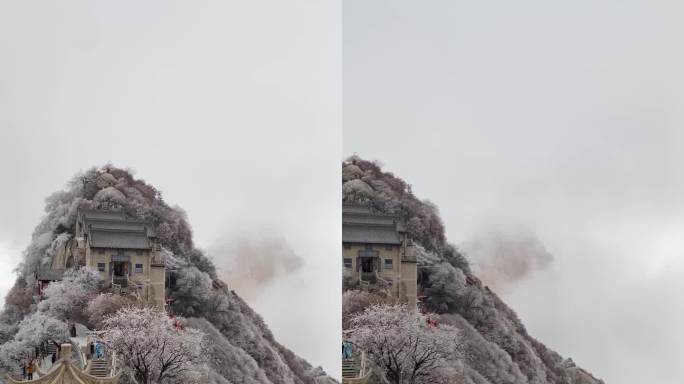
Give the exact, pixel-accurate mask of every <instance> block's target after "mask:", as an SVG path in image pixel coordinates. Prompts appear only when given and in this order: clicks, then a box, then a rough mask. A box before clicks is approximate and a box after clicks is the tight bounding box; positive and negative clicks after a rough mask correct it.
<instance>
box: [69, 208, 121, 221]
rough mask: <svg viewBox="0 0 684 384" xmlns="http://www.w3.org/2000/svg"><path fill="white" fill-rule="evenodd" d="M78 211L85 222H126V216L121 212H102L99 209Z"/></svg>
mask: <svg viewBox="0 0 684 384" xmlns="http://www.w3.org/2000/svg"><path fill="white" fill-rule="evenodd" d="M79 211H80V213H81V215H83V218H84V219H86V220H108V221H109V220H115V221H124V220H126V214H125V213H123V212H115V211H104V210H99V209H80V210H79Z"/></svg>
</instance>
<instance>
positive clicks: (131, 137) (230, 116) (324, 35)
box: [0, 0, 341, 376]
mask: <svg viewBox="0 0 684 384" xmlns="http://www.w3.org/2000/svg"><path fill="white" fill-rule="evenodd" d="M0 52H2V53H1V54H2V60H0V174H1V175H2V179H3V182H2V185H3V187H2V188H1V189H0V212H2V215H0V296H2V298H3V299H4V293H5V292H6V290H7V288H8V287H10V286H11V284H12V283H13V276H12V273H11V269H12V268H13V267H14V266H15V265H16V264H17V263H18V262H19V259H20V252H21V251H22V250H23V249H24V247H25V246H26V245H27V244H28V242H29V240H30V236H31V232H32V231H33V228H34V227H35V225H36V224H38V222H39V219H40V217H41V214H42V211H43V205H44V204H43V201H44V198H45V197H46V196H47V195H49V194H50V193H52V192H53V191H56V190H58V189H60V188H62V187H63V186H64V184H65V183H66V181H67V180H68V179H70V178H71V177H72V176H73V175H74V174H75V173H76V172H78V171H79V170H84V169H86V168H88V167H90V166H93V165H102V164H104V163H106V162H108V161H111V162H112V163H113V164H115V165H117V166H121V167H131V168H133V169H135V170H136V171H137V175H138V176H139V177H141V178H143V179H145V180H147V181H148V182H150V183H152V184H153V185H155V186H156V187H158V188H159V189H161V190H162V192H163V195H164V198H165V200H166V201H167V202H168V203H171V204H178V205H179V206H181V207H182V208H183V209H185V210H186V211H187V213H188V215H189V218H190V222H191V224H192V226H193V229H194V233H195V241H196V243H197V245H198V246H199V247H201V248H205V249H212V248H214V247H216V246H217V244H218V245H220V244H221V243H222V242H225V241H227V240H226V239H232V238H239V237H241V236H243V234H242V233H241V231H242V230H243V229H244V231H245V234H244V236H247V237H255V232H259V231H260V230H261V229H262V228H263V229H264V232H265V233H268V234H269V236H273V237H277V238H284V239H286V241H287V243H288V244H289V246H291V248H292V249H293V251H294V252H295V253H296V254H297V255H299V256H300V257H302V258H303V259H304V266H303V267H302V268H301V269H300V270H298V271H297V272H296V273H294V274H291V275H284V276H278V277H277V278H276V279H275V280H274V281H272V284H273V286H266V287H263V292H262V293H261V294H260V295H258V296H257V297H256V298H254V299H253V300H252V301H251V304H252V305H253V306H254V307H255V309H256V310H257V312H259V313H260V314H261V315H262V316H263V317H264V318H265V320H266V322H267V324H268V325H269V326H270V327H271V329H272V330H273V331H274V333H275V335H276V337H277V339H278V340H279V341H280V342H281V343H283V344H284V345H286V346H288V347H290V348H292V349H293V350H294V351H295V352H297V353H298V354H300V355H301V356H303V357H305V358H306V359H307V360H309V361H310V362H311V363H312V364H314V365H323V367H324V368H325V369H326V370H327V371H328V372H329V373H330V374H332V375H334V376H337V375H338V374H339V364H340V361H339V354H338V353H337V352H338V351H337V349H336V348H331V345H332V346H334V345H338V344H339V329H340V327H341V320H340V315H339V314H340V305H341V304H340V293H339V292H340V285H339V276H340V265H339V261H338V259H336V258H333V257H332V256H333V255H334V254H336V253H337V252H339V242H340V239H339V237H340V234H339V217H340V213H339V211H338V210H337V209H338V208H337V207H339V193H340V192H339V172H340V170H339V156H340V155H339V154H340V153H341V143H340V140H341V139H340V137H341V123H340V120H341V119H340V117H341V57H340V55H341V6H340V4H338V3H335V2H315V1H304V0H302V1H288V2H287V3H284V2H280V1H275V0H274V1H258V2H224V1H202V0H201V1H192V2H190V1H184V2H175V1H143V2H140V1H115V2H111V1H95V2H93V1H72V2H68V3H64V2H49V1H44V2H37V3H36V2H31V3H28V2H7V1H5V2H0ZM257 237H258V236H257ZM214 256H215V257H216V258H217V259H219V260H217V264H219V266H220V265H222V261H221V260H220V257H221V256H222V255H214ZM223 256H225V255H223ZM229 284H230V282H229ZM283 288H287V289H283ZM252 296H255V295H252Z"/></svg>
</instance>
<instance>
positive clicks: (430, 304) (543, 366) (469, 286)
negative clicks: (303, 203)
mask: <svg viewBox="0 0 684 384" xmlns="http://www.w3.org/2000/svg"><path fill="white" fill-rule="evenodd" d="M342 204H343V209H342V267H343V278H342V279H343V281H342V286H343V300H342V302H343V304H342V305H343V320H342V323H343V329H342V337H343V342H342V367H343V371H342V382H343V383H349V384H352V383H359V384H362V383H392V384H423V383H425V384H427V383H438V384H447V383H450V384H457V383H458V384H462V383H467V384H547V383H548V384H599V383H603V381H601V380H599V379H597V378H595V377H593V376H592V375H591V374H590V373H589V372H587V371H585V370H583V369H582V368H580V367H578V366H576V365H575V363H574V362H573V361H572V359H569V358H563V357H561V356H560V355H559V354H558V353H556V352H554V351H552V350H550V349H549V348H547V347H546V346H545V345H544V344H543V343H541V342H539V341H538V340H536V339H534V338H533V337H532V336H530V335H529V334H528V333H527V331H526V330H525V326H524V325H523V324H522V323H521V321H520V320H519V319H518V317H517V315H516V314H515V312H514V311H513V310H512V309H511V308H509V307H508V306H506V304H505V303H504V302H503V301H501V299H499V297H498V296H497V295H496V294H495V293H494V292H493V291H492V290H490V289H489V288H488V287H487V286H485V285H484V284H483V283H482V282H481V280H480V279H478V278H477V276H475V274H474V273H473V271H472V270H471V268H470V266H469V263H468V259H467V257H466V255H464V254H463V253H462V252H461V251H459V249H457V248H456V247H455V246H453V245H451V244H449V243H448V242H447V239H446V236H445V234H444V224H443V223H442V220H441V219H440V217H439V213H438V210H437V207H436V206H435V205H433V204H431V203H429V202H427V201H421V200H420V199H418V198H417V197H416V196H415V195H414V194H413V192H412V191H411V187H410V185H409V184H407V183H406V182H405V181H404V180H402V179H400V178H398V177H396V176H394V175H393V174H392V173H389V172H384V171H383V170H382V169H381V167H380V166H379V165H378V164H377V163H376V162H371V161H367V160H364V159H362V158H360V157H358V156H353V157H350V158H349V159H347V160H346V161H344V162H343V163H342ZM578 332H581V330H578Z"/></svg>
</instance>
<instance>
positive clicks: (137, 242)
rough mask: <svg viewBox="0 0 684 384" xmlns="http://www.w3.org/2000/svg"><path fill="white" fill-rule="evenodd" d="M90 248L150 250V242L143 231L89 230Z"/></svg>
mask: <svg viewBox="0 0 684 384" xmlns="http://www.w3.org/2000/svg"><path fill="white" fill-rule="evenodd" d="M89 233H90V246H91V247H94V248H124V249H150V248H151V246H150V240H149V239H148V238H147V234H145V232H144V230H143V231H122V230H111V229H107V230H98V229H95V228H91V229H90V231H89Z"/></svg>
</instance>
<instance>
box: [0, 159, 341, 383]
mask: <svg viewBox="0 0 684 384" xmlns="http://www.w3.org/2000/svg"><path fill="white" fill-rule="evenodd" d="M178 176H179V177H181V175H178ZM2 382H5V383H17V382H37V383H93V384H94V383H119V384H126V383H140V384H149V383H172V384H173V383H216V384H227V383H233V384H237V383H244V384H257V383H260V384H319V383H320V384H323V383H335V382H336V381H335V380H333V379H332V378H330V377H329V376H327V375H326V374H325V372H323V370H322V369H321V368H314V367H312V366H311V365H309V364H308V363H307V362H306V361H304V360H303V359H301V358H300V357H298V356H296V355H295V354H294V353H293V352H291V351H290V350H288V349H287V348H286V347H284V346H282V345H280V344H279V343H278V342H277V341H276V340H275V339H274V337H273V335H272V334H271V332H270V331H269V329H268V327H267V326H266V324H264V322H263V320H262V318H261V317H260V316H259V315H258V314H257V313H255V312H254V311H253V310H252V309H251V308H250V307H249V306H248V305H247V304H246V303H245V302H244V301H243V300H242V299H241V298H240V297H239V296H238V295H237V294H236V293H235V292H234V291H232V290H230V289H229V282H228V284H226V283H225V282H223V281H221V280H220V279H219V278H218V277H217V274H216V269H215V267H214V264H213V263H212V261H211V260H210V259H209V258H207V257H206V256H205V255H204V254H203V253H202V251H200V250H198V249H197V248H195V246H194V244H193V239H192V230H191V228H190V225H189V223H188V219H187V217H186V215H185V213H184V212H183V211H182V210H181V209H180V208H179V207H170V206H169V205H168V204H166V203H165V202H164V200H163V199H162V195H161V192H160V191H158V190H157V189H156V188H154V187H153V186H152V185H149V184H147V183H146V182H145V181H143V180H141V179H137V178H135V177H134V176H133V175H132V172H131V171H129V170H124V169H120V168H117V167H114V166H111V165H106V166H103V167H99V168H92V169H90V170H88V171H86V172H84V173H81V174H78V175H77V176H75V177H74V178H73V179H72V180H71V181H69V182H68V184H67V187H66V189H64V190H62V191H58V192H55V193H54V194H52V195H51V196H49V197H48V198H47V199H46V205H45V215H44V216H43V218H42V220H41V222H40V223H39V224H38V226H37V227H36V229H35V230H34V232H33V235H32V237H31V242H30V244H29V246H28V247H27V248H26V250H25V251H24V254H23V259H22V261H21V264H20V265H19V266H18V267H17V279H16V282H15V284H14V286H13V287H12V289H11V290H10V291H9V293H8V294H7V297H6V299H5V306H4V309H3V310H2V312H0V383H2Z"/></svg>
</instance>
